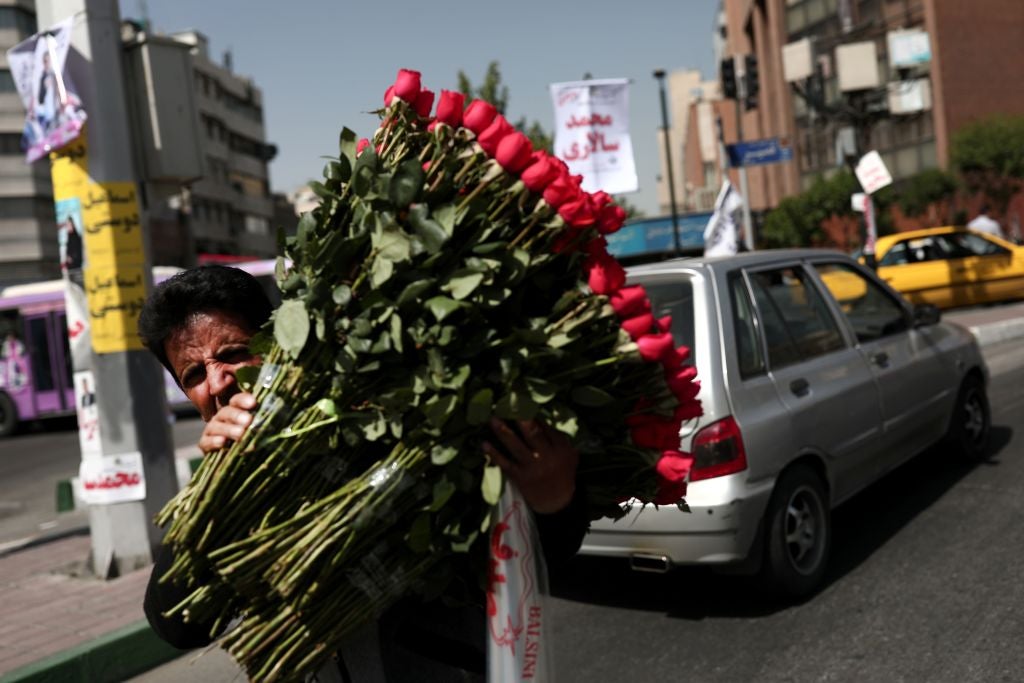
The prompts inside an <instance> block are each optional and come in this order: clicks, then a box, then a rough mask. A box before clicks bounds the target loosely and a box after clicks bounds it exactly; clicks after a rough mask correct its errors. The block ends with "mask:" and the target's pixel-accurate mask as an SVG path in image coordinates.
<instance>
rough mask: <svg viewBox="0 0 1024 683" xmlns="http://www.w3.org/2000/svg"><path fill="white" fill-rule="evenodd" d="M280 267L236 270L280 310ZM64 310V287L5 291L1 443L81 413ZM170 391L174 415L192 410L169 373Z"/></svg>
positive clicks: (0, 320)
mask: <svg viewBox="0 0 1024 683" xmlns="http://www.w3.org/2000/svg"><path fill="white" fill-rule="evenodd" d="M274 264H275V261H274V260H273V259H271V260H265V261H252V262H247V263H237V264H231V265H232V266H233V267H236V268H241V269H242V270H245V271H247V272H249V273H251V274H253V275H255V276H256V277H257V278H258V279H259V280H260V283H261V284H263V286H264V288H265V289H266V290H267V292H268V294H269V295H270V296H271V299H272V300H273V301H274V302H275V304H276V303H277V302H278V301H279V299H280V295H279V294H278V293H277V286H276V284H275V281H274ZM179 270H180V268H169V267H162V266H158V267H156V268H154V269H153V279H154V280H155V281H156V282H162V281H163V280H165V279H167V278H168V277H170V276H171V275H173V274H174V273H176V272H178V271H179ZM74 334H75V330H68V325H67V315H66V313H65V310H64V284H63V282H62V281H61V280H49V281H46V282H37V283H33V284H28V285H15V286H12V287H7V288H4V289H0V437H5V436H9V435H10V434H12V433H13V432H14V431H15V429H17V427H18V424H19V423H21V422H26V421H29V420H38V419H41V418H48V417H60V416H64V415H71V414H74V412H75V390H74V385H73V384H72V362H71V344H70V341H69V335H71V336H73V335H74ZM164 387H165V391H166V394H167V401H168V404H169V405H170V406H171V408H172V409H175V410H177V409H186V408H190V407H191V404H190V403H189V402H188V400H187V399H186V398H185V395H184V394H183V393H182V391H181V389H180V388H179V387H178V385H177V383H176V382H175V381H174V379H173V378H172V377H171V375H170V374H169V373H167V372H165V373H164Z"/></svg>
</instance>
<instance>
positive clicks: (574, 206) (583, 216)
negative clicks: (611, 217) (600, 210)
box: [558, 193, 595, 228]
mask: <svg viewBox="0 0 1024 683" xmlns="http://www.w3.org/2000/svg"><path fill="white" fill-rule="evenodd" d="M558 215H559V216H561V217H562V219H563V220H564V221H565V222H566V223H568V224H569V225H571V226H572V227H574V228H588V227H590V226H591V225H593V224H594V220H595V219H594V209H593V207H592V206H591V205H590V197H588V196H587V195H586V194H585V193H581V196H580V198H579V199H575V200H573V201H571V202H566V203H565V204H562V205H561V206H559V207H558Z"/></svg>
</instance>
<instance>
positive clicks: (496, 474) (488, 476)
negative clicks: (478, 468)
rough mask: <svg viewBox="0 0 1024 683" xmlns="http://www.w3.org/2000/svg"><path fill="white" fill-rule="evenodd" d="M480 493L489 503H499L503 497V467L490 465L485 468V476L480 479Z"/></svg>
mask: <svg viewBox="0 0 1024 683" xmlns="http://www.w3.org/2000/svg"><path fill="white" fill-rule="evenodd" d="M480 493H481V494H482V495H483V497H484V502H485V503H487V504H488V505H497V504H498V499H499V498H501V468H499V467H498V466H497V465H488V466H487V467H485V468H484V477H483V479H482V480H481V481H480Z"/></svg>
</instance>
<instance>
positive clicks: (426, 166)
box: [423, 161, 430, 171]
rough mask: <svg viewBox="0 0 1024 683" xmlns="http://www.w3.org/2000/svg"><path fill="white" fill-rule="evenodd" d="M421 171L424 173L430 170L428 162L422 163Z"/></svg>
mask: <svg viewBox="0 0 1024 683" xmlns="http://www.w3.org/2000/svg"><path fill="white" fill-rule="evenodd" d="M423 170H424V171H429V170H430V162H429V161H424V162H423Z"/></svg>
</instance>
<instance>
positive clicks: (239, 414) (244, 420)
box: [199, 393, 256, 455]
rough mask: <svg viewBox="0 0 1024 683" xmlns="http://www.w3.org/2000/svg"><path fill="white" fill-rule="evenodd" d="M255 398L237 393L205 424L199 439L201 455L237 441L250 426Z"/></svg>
mask: <svg viewBox="0 0 1024 683" xmlns="http://www.w3.org/2000/svg"><path fill="white" fill-rule="evenodd" d="M254 408H256V398H255V397H254V396H253V395H252V394H246V393H238V394H235V395H234V396H232V397H231V399H230V400H229V401H228V404H227V405H226V406H224V407H223V408H221V409H220V410H218V411H217V413H216V414H215V415H214V416H213V418H211V419H210V421H209V422H207V423H206V428H205V429H203V435H202V436H200V437H199V450H201V451H202V452H203V455H205V454H207V453H209V452H211V451H215V450H217V449H219V448H223V447H224V446H226V445H227V444H228V443H230V442H231V441H237V440H238V439H240V438H242V435H243V434H245V430H246V429H248V427H249V425H250V424H252V413H251V412H250V411H251V410H253V409H254Z"/></svg>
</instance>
